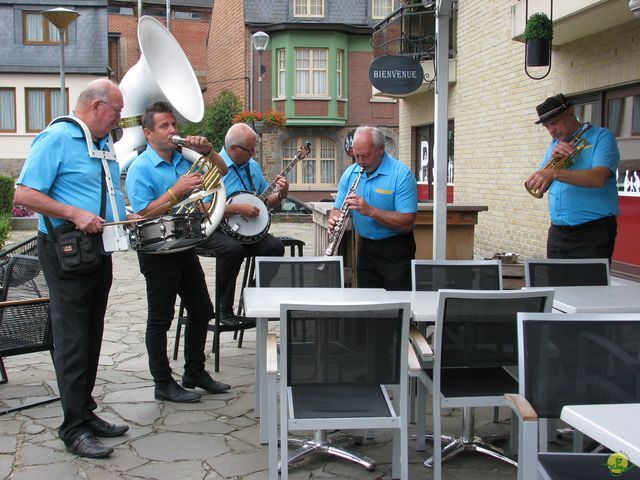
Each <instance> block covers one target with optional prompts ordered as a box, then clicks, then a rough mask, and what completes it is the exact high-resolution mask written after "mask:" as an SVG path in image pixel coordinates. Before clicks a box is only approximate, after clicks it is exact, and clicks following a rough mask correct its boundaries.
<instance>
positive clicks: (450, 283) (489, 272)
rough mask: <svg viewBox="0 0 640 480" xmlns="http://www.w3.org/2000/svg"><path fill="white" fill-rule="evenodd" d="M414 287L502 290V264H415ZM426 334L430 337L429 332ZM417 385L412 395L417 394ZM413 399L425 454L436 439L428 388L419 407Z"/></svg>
mask: <svg viewBox="0 0 640 480" xmlns="http://www.w3.org/2000/svg"><path fill="white" fill-rule="evenodd" d="M411 287H412V290H416V291H434V292H435V291H438V290H440V289H445V288H446V289H458V290H502V262H501V261H500V260H412V261H411ZM423 333H426V329H425V331H424V332H423ZM419 335H420V332H417V331H413V333H412V339H413V340H414V341H421V340H419ZM412 383H413V379H412ZM413 391H414V389H413V385H412V388H411V392H413ZM411 400H413V399H412V398H410V406H411V407H412V408H413V407H414V405H415V410H416V412H417V413H416V449H417V450H420V451H422V450H424V449H425V447H426V439H430V438H431V437H432V435H430V434H427V432H426V422H427V412H426V402H427V394H426V389H425V387H424V386H420V385H418V387H417V389H416V399H415V403H414V402H413V401H411ZM498 413H499V412H498V409H497V408H495V410H494V421H496V422H497V421H498ZM441 440H442V441H444V442H446V443H447V444H449V443H451V442H453V441H455V438H454V437H452V436H450V435H443V437H442V439H441Z"/></svg>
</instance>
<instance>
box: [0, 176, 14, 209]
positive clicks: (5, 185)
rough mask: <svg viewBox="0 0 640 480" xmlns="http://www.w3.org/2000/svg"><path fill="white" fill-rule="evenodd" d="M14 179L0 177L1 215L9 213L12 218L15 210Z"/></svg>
mask: <svg viewBox="0 0 640 480" xmlns="http://www.w3.org/2000/svg"><path fill="white" fill-rule="evenodd" d="M13 191H14V185H13V178H11V177H7V176H5V175H0V214H2V213H7V214H9V216H11V210H13Z"/></svg>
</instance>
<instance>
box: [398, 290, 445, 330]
mask: <svg viewBox="0 0 640 480" xmlns="http://www.w3.org/2000/svg"><path fill="white" fill-rule="evenodd" d="M389 293H390V294H391V295H392V296H393V297H394V298H395V299H396V300H398V301H402V302H411V312H412V314H413V317H412V318H411V319H412V320H415V321H416V322H426V323H436V318H437V317H438V292H424V291H420V292H413V291H412V292H389Z"/></svg>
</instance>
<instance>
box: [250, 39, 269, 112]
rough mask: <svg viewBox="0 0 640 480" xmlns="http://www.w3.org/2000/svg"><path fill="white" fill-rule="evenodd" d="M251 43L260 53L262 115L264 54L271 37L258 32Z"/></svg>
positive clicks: (260, 102) (259, 101)
mask: <svg viewBox="0 0 640 480" xmlns="http://www.w3.org/2000/svg"><path fill="white" fill-rule="evenodd" d="M251 43H252V44H253V48H255V49H256V50H257V51H258V58H259V59H260V65H259V67H258V111H259V112H260V113H262V74H263V73H264V72H263V68H264V66H263V65H262V53H263V52H264V51H265V49H266V48H267V45H268V43H269V35H267V34H266V33H264V32H256V33H254V34H253V35H251Z"/></svg>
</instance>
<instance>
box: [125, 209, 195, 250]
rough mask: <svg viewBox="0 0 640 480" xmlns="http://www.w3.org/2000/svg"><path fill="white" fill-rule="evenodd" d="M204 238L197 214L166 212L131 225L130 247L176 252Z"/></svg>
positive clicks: (190, 246) (192, 245)
mask: <svg viewBox="0 0 640 480" xmlns="http://www.w3.org/2000/svg"><path fill="white" fill-rule="evenodd" d="M205 238H206V235H205V228H204V225H203V223H202V219H201V218H200V216H199V215H177V214H167V215H161V216H159V217H155V218H150V219H148V220H143V221H141V222H138V223H136V224H135V225H133V226H131V228H130V230H129V240H130V241H131V248H133V249H134V250H137V251H140V252H145V253H176V252H181V251H182V250H187V249H189V248H192V247H194V246H196V245H197V244H198V243H200V242H201V241H203V240H204V239H205Z"/></svg>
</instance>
